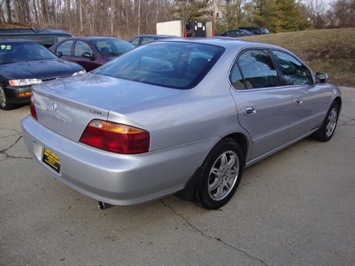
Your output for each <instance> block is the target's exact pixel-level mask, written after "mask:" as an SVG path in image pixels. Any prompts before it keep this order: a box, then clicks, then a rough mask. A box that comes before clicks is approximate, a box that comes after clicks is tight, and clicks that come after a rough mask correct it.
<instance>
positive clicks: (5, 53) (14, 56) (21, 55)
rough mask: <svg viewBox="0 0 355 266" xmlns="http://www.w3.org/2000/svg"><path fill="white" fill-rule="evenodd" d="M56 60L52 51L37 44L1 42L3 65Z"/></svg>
mask: <svg viewBox="0 0 355 266" xmlns="http://www.w3.org/2000/svg"><path fill="white" fill-rule="evenodd" d="M56 58H57V57H56V56H55V55H54V54H53V53H52V52H51V51H49V50H48V49H47V48H45V47H44V46H42V45H40V44H38V43H36V42H13V43H10V42H7V43H1V42H0V63H1V64H8V63H15V62H25V61H31V60H40V59H56Z"/></svg>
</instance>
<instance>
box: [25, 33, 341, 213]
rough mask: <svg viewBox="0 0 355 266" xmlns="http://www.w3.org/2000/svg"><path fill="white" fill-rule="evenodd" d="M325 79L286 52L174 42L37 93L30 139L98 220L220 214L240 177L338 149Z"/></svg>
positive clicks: (333, 96)
mask: <svg viewBox="0 0 355 266" xmlns="http://www.w3.org/2000/svg"><path fill="white" fill-rule="evenodd" d="M327 79H328V77H327V75H326V74H324V73H314V72H312V70H311V69H309V68H308V67H307V66H306V65H305V64H304V63H303V62H302V61H301V60H300V59H299V58H297V57H296V56H295V55H294V54H292V53H291V52H289V51H287V50H285V49H283V48H281V47H277V46H271V45H267V44H261V43H252V42H244V41H239V40H222V39H195V40H191V39H185V40H173V39H169V40H164V41H159V42H154V43H150V44H147V45H144V46H141V47H138V48H136V49H134V50H132V51H130V52H128V53H127V54H125V55H123V56H121V57H119V58H118V59H116V60H114V61H112V62H109V63H107V64H105V65H104V66H102V67H100V68H98V69H96V70H94V71H93V72H90V73H87V74H85V75H83V76H79V77H74V78H68V79H62V80H56V81H51V82H47V83H45V84H41V85H35V86H33V95H32V99H31V115H30V116H28V117H26V118H25V119H24V120H23V121H22V129H23V137H24V141H25V143H26V145H27V147H28V149H29V151H30V153H31V155H32V156H33V158H35V159H36V161H37V162H38V163H39V165H41V166H42V167H43V168H44V169H46V170H47V171H48V173H50V174H51V175H52V176H53V177H55V178H56V179H58V180H60V181H62V182H63V183H65V184H66V185H68V186H70V187H72V188H73V189H75V190H77V191H79V192H81V193H83V194H85V195H87V196H89V197H92V198H94V199H96V200H98V201H99V202H100V206H101V207H102V208H104V207H105V206H106V204H112V205H131V204H137V203H142V202H146V201H148V200H153V199H158V198H160V197H163V196H166V195H169V194H173V193H177V192H179V194H180V195H181V196H182V197H184V198H186V199H193V198H194V199H196V200H197V201H198V202H199V203H200V204H201V205H202V206H203V207H205V208H207V209H217V208H220V207H221V206H223V205H224V204H226V203H227V202H228V201H229V200H230V198H231V197H232V196H233V194H234V192H235V191H236V189H237V187H238V184H239V182H240V179H241V177H242V173H243V169H244V168H245V167H247V166H250V165H252V164H253V163H256V162H257V161H260V160H261V159H263V158H265V157H267V156H269V155H271V154H273V153H275V152H277V151H279V150H281V149H283V148H285V147H287V146H289V145H291V144H293V143H295V142H297V141H299V140H301V139H303V138H305V137H307V136H310V135H312V136H314V137H315V138H316V139H318V140H320V141H328V140H330V139H331V138H332V136H333V134H334V131H335V128H336V125H337V120H338V117H339V113H340V109H341V105H342V101H341V93H340V90H339V89H338V88H337V87H336V86H334V85H331V84H328V83H327Z"/></svg>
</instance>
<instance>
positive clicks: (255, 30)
mask: <svg viewBox="0 0 355 266" xmlns="http://www.w3.org/2000/svg"><path fill="white" fill-rule="evenodd" d="M239 29H241V30H248V31H251V32H252V33H254V34H269V33H270V32H269V30H268V29H266V28H262V27H239Z"/></svg>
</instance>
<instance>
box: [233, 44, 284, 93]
mask: <svg viewBox="0 0 355 266" xmlns="http://www.w3.org/2000/svg"><path fill="white" fill-rule="evenodd" d="M230 81H231V83H232V85H233V87H234V88H236V89H252V88H267V87H275V86H280V85H281V83H280V79H279V77H278V74H277V71H276V68H275V66H274V64H273V61H272V59H271V57H270V54H269V52H268V51H267V50H247V51H243V52H242V53H241V55H240V56H239V58H238V60H237V62H236V64H235V65H234V67H233V68H232V71H231V74H230Z"/></svg>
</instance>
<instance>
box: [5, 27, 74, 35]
mask: <svg viewBox="0 0 355 266" xmlns="http://www.w3.org/2000/svg"><path fill="white" fill-rule="evenodd" d="M2 34H5V35H14V36H16V35H37V34H65V35H70V33H68V32H66V31H63V30H51V29H38V28H26V29H23V28H21V29H0V35H2ZM70 36H71V35H70Z"/></svg>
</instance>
